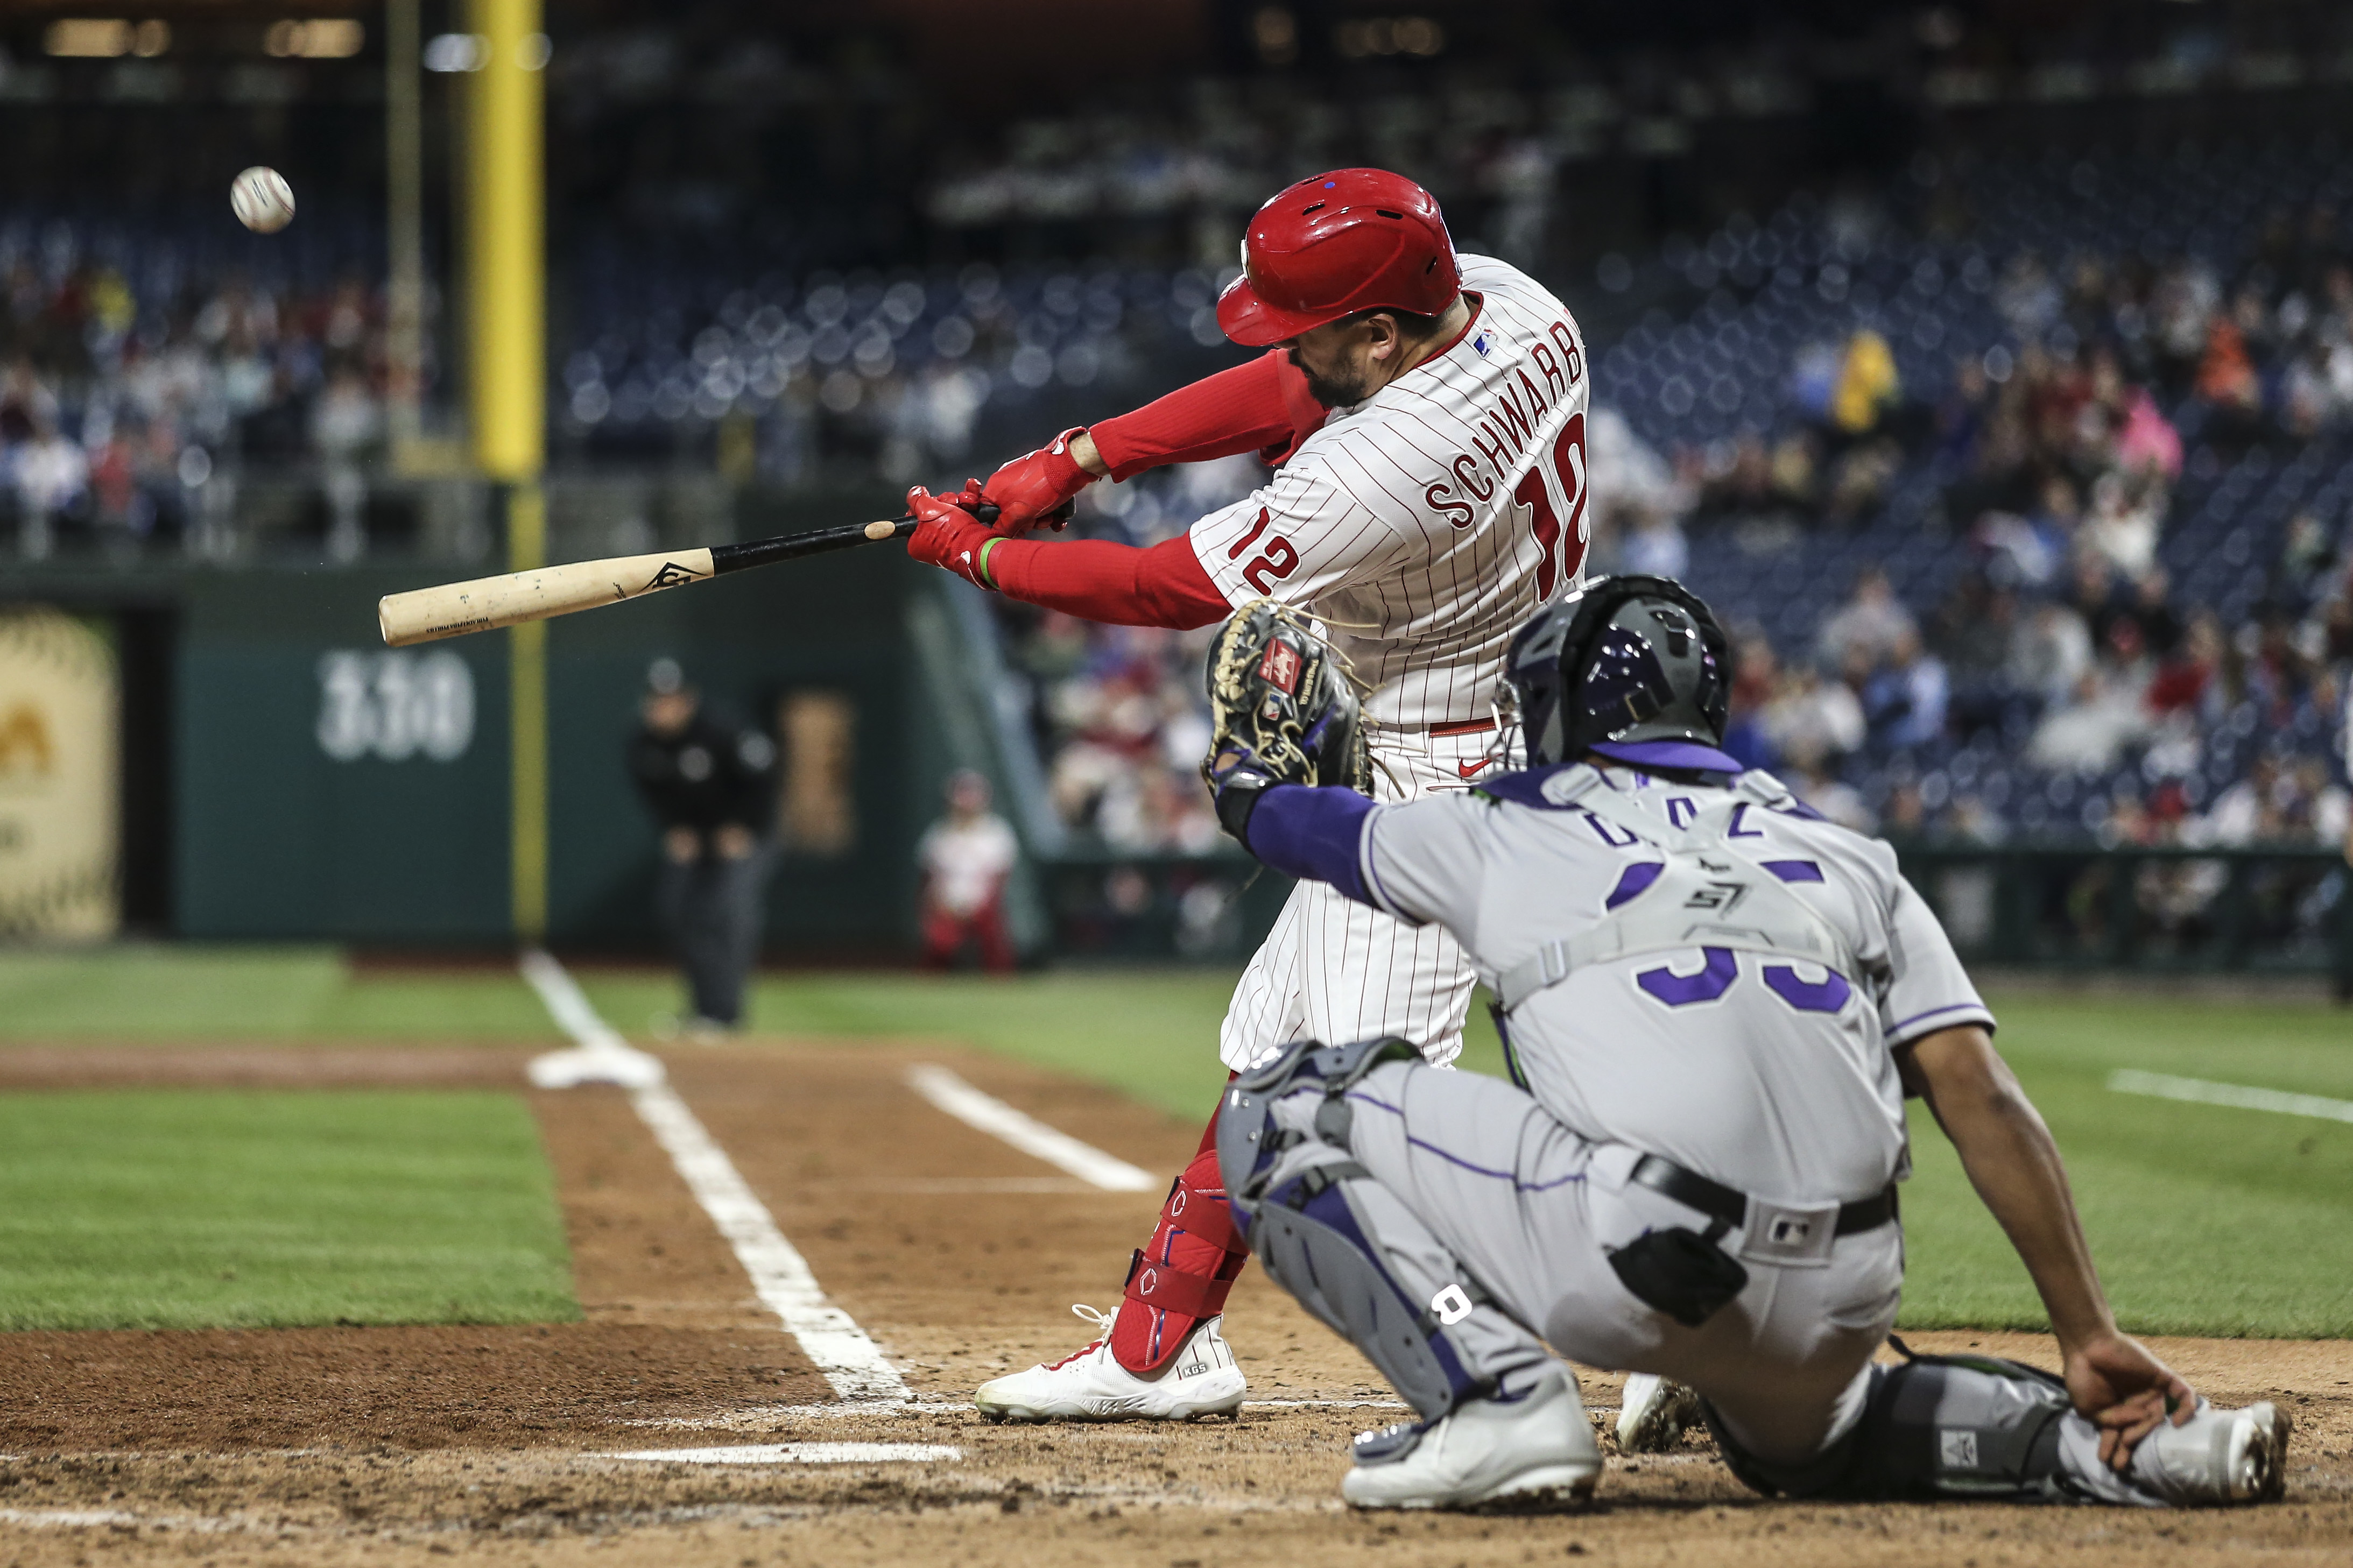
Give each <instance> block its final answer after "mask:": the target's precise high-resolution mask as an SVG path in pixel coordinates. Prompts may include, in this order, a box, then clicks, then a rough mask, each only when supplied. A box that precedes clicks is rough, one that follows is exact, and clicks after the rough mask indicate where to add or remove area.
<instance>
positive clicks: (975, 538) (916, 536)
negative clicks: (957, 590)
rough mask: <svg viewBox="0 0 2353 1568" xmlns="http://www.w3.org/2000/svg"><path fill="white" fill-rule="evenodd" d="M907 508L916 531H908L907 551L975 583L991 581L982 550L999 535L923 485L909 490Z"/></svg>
mask: <svg viewBox="0 0 2353 1568" xmlns="http://www.w3.org/2000/svg"><path fill="white" fill-rule="evenodd" d="M907 510H909V511H912V512H913V513H914V514H915V531H914V532H913V533H911V534H909V535H907V553H908V554H910V555H912V556H913V557H914V558H915V559H916V560H918V561H928V562H930V563H932V564H933V565H934V566H941V567H945V568H946V569H947V570H948V571H950V572H953V573H955V574H956V575H957V576H959V577H961V578H963V579H964V580H965V582H967V583H970V584H974V585H975V586H976V587H981V588H986V587H987V586H988V585H989V583H988V579H987V578H986V577H984V576H982V575H981V573H980V552H981V547H982V546H983V545H985V544H987V542H989V541H990V540H992V539H995V538H997V537H998V536H997V535H996V534H994V533H991V532H990V531H988V530H987V529H986V528H984V527H982V526H981V524H980V521H979V520H978V519H976V518H975V517H974V516H973V515H972V513H970V512H968V511H966V510H964V509H963V508H962V507H960V506H957V505H956V504H955V501H954V500H951V499H949V498H947V497H944V496H935V495H934V494H932V492H931V491H929V490H927V489H923V486H921V485H917V486H916V487H915V488H914V489H911V490H909V491H908V492H907Z"/></svg>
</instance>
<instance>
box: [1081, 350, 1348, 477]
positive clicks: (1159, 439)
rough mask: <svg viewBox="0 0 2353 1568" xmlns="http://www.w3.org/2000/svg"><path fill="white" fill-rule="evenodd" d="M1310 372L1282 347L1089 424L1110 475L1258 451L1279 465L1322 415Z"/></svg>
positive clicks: (1318, 424)
mask: <svg viewBox="0 0 2353 1568" xmlns="http://www.w3.org/2000/svg"><path fill="white" fill-rule="evenodd" d="M1325 412H1326V411H1325V409H1324V405H1322V404H1320V403H1318V402H1316V401H1315V399H1314V396H1313V395H1311V394H1310V393H1309V392H1308V390H1307V377H1306V376H1305V375H1303V374H1301V372H1300V370H1299V367H1298V366H1296V365H1294V364H1293V363H1291V356H1290V355H1289V354H1287V353H1284V352H1283V351H1282V350H1281V349H1269V350H1268V351H1267V352H1266V353H1262V354H1261V355H1260V356H1259V357H1258V358H1256V359H1254V360H1251V361H1250V363H1247V364H1238V365H1236V366H1234V367H1233V368H1232V369H1231V370H1221V371H1219V372H1218V374H1215V375H1210V376H1204V377H1202V378H1201V379H1200V380H1199V381H1197V382H1195V383H1193V384H1192V385H1190V386H1180V387H1178V388H1177V389H1176V391H1174V392H1172V393H1170V394H1169V395H1167V396H1166V397H1161V398H1155V400H1153V401H1152V402H1150V403H1147V404H1145V405H1144V406H1143V407H1141V408H1139V409H1136V410H1135V411H1134V412H1133V413H1130V414H1122V415H1118V416H1114V417H1113V418H1110V419H1105V420H1103V421H1102V422H1101V423H1099V424H1096V425H1091V426H1088V427H1087V434H1088V435H1090V436H1092V437H1094V443H1095V451H1096V452H1097V453H1098V454H1100V455H1101V456H1102V458H1103V462H1104V463H1105V464H1107V465H1108V466H1109V467H1110V468H1111V477H1112V478H1113V479H1131V478H1133V477H1134V476H1135V475H1137V474H1140V473H1142V472H1144V470H1145V469H1146V468H1158V467H1160V465H1162V464H1163V463H1198V462H1201V461H1203V460H1204V459H1206V458H1230V457H1232V456H1233V455H1234V454H1235V453H1237V452H1257V453H1259V454H1260V455H1261V457H1263V458H1266V460H1267V461H1268V462H1270V463H1279V462H1281V461H1282V459H1283V458H1288V457H1289V456H1291V454H1292V453H1293V452H1294V451H1296V450H1298V449H1299V443H1301V442H1302V441H1304V440H1305V439H1307V437H1309V435H1311V434H1312V433H1314V431H1315V430H1317V429H1319V428H1321V427H1322V426H1323V424H1324V413H1325Z"/></svg>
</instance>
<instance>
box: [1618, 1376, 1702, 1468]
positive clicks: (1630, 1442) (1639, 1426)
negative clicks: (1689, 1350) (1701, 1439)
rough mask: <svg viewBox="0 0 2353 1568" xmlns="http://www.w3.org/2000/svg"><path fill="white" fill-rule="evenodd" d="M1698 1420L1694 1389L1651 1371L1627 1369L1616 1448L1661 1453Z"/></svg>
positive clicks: (1644, 1452)
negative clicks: (1630, 1370) (1628, 1370)
mask: <svg viewBox="0 0 2353 1568" xmlns="http://www.w3.org/2000/svg"><path fill="white" fill-rule="evenodd" d="M1700 1421H1701V1415H1700V1409H1699V1394H1698V1393H1697V1392H1696V1391H1694V1390H1693V1389H1690V1388H1687V1387H1685V1386H1684V1385H1683V1384H1680V1383H1676V1382H1674V1381H1673V1380H1672V1379H1671V1378H1664V1377H1661V1376H1660V1375H1659V1374H1658V1373H1653V1372H1630V1373H1627V1374H1626V1392H1625V1393H1624V1394H1622V1395H1620V1399H1619V1404H1618V1451H1619V1452H1620V1453H1621V1454H1663V1453H1665V1452H1666V1451H1667V1450H1668V1449H1670V1448H1672V1447H1674V1446H1675V1445H1676V1444H1678V1443H1680V1442H1682V1441H1683V1434H1684V1433H1686V1432H1688V1431H1690V1430H1691V1429H1692V1428H1693V1427H1694V1426H1698V1425H1699V1424H1700Z"/></svg>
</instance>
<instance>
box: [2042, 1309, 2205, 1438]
mask: <svg viewBox="0 0 2353 1568" xmlns="http://www.w3.org/2000/svg"><path fill="white" fill-rule="evenodd" d="M2064 1365H2065V1369H2066V1378H2067V1394H2068V1397H2070V1398H2071V1399H2073V1401H2074V1402H2075V1408H2076V1409H2077V1410H2078V1411H2080V1412H2081V1413H2082V1414H2083V1415H2084V1416H2085V1418H2087V1419H2088V1420H2090V1421H2091V1422H2092V1424H2093V1425H2094V1426H2097V1427H2099V1429H2100V1462H2101V1463H2102V1464H2105V1465H2106V1466H2108V1467H2109V1468H2112V1469H2117V1470H2121V1469H2123V1468H2125V1467H2126V1465H2128V1464H2130V1463H2132V1452H2133V1448H2134V1447H2135V1445H2137V1444H2138V1443H2139V1442H2140V1440H2141V1439H2142V1438H2143V1437H2146V1436H2148V1435H2149V1434H2150V1433H2151V1432H2154V1431H2156V1430H2157V1429H2158V1427H2159V1426H2163V1425H2164V1424H2165V1423H2166V1422H2167V1421H2168V1420H2169V1421H2171V1422H2172V1423H2173V1425H2174V1426H2182V1425H2183V1424H2185V1423H2186V1422H2188V1421H2189V1418H2190V1416H2192V1415H2196V1414H2197V1413H2198V1394H2197V1392H2196V1391H2195V1390H2193V1389H2192V1388H2191V1387H2190V1386H2189V1384H2187V1383H2185V1382H2183V1381H2182V1379H2181V1377H2180V1375H2179V1373H2176V1372H2174V1370H2173V1369H2172V1368H2171V1367H2168V1366H2167V1365H2166V1364H2165V1363H2163V1362H2161V1361H2159V1360H2158V1359H2157V1358H2156V1357H2155V1356H2153V1355H2151V1354H2149V1353H2148V1352H2147V1349H2146V1348H2144V1347H2143V1346H2142V1345H2141V1343H2140V1342H2138V1341H2137V1340H2133V1339H2128V1338H2126V1336H2125V1335H2123V1334H2116V1333H2110V1334H2105V1335H2102V1336H2100V1337H2098V1338H2095V1339H2090V1340H2086V1341H2084V1342H2083V1343H2081V1344H2077V1345H2070V1346H2068V1347H2066V1350H2065V1352H2064Z"/></svg>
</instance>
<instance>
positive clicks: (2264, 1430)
mask: <svg viewBox="0 0 2353 1568" xmlns="http://www.w3.org/2000/svg"><path fill="white" fill-rule="evenodd" d="M2289 1426H2290V1423H2289V1421H2288V1415H2287V1412H2286V1411H2284V1410H2281V1409H2279V1408H2277V1407H2276V1406H2274V1405H2273V1404H2272V1403H2271V1402H2270V1401H2269V1400H2263V1401H2262V1402H2260V1403H2258V1404H2254V1405H2248V1406H2247V1407H2246V1408H2245V1409H2244V1410H2217V1409H2216V1408H2214V1406H2212V1405H2208V1404H2206V1403H2205V1402H2203V1401H2202V1400H2201V1401H2200V1405H2199V1410H2198V1414H2197V1415H2193V1416H2191V1417H2190V1418H2189V1425H2187V1426H2173V1425H2171V1424H2169V1423H2168V1425H2166V1426H2159V1427H2158V1429H2157V1430H2156V1431H2154V1432H2151V1433H2150V1434H2149V1435H2148V1436H2146V1437H2143V1438H2142V1439H2141V1440H2140V1443H2139V1445H2138V1446H2137V1447H2135V1448H2134V1449H2133V1457H2132V1466H2131V1468H2130V1469H2129V1470H2128V1471H2126V1475H2127V1476H2128V1477H2129V1479H2131V1481H2132V1482H2133V1483H2134V1484H2135V1486H2136V1487H2137V1489H2141V1490H2144V1491H2147V1492H2152V1493H2154V1494H2156V1495H2157V1496H2158V1497H2160V1498H2163V1499H2164V1500H2166V1501H2167V1502H2169V1503H2171V1504H2173V1505H2174V1506H2175V1507H2176V1508H2198V1507H2212V1506H2215V1505H2218V1504H2227V1503H2240V1502H2270V1501H2274V1500H2276V1499H2277V1498H2278V1497H2279V1496H2280V1494H2281V1493H2282V1492H2284V1490H2285V1489H2286V1488H2287V1437H2288V1428H2289Z"/></svg>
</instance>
